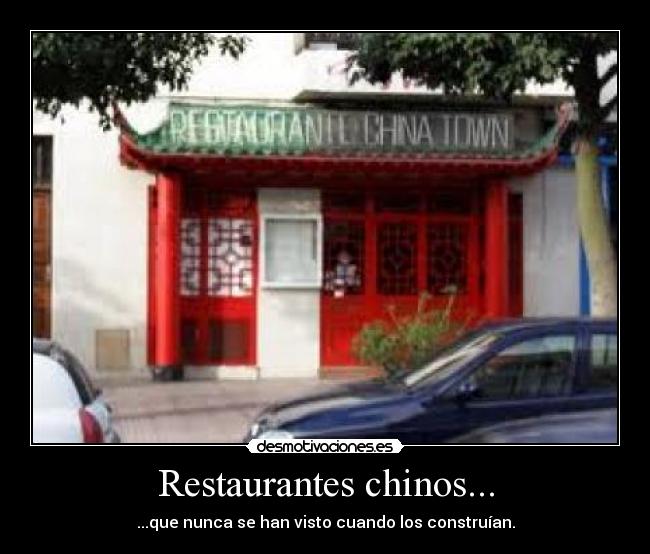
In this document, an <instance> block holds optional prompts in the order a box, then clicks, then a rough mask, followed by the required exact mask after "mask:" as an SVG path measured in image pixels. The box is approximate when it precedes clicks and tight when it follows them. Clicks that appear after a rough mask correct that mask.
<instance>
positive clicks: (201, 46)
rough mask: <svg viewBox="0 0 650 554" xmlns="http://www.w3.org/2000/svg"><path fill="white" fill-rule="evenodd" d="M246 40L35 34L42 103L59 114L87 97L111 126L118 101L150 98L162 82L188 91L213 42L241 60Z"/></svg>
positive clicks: (36, 87)
mask: <svg viewBox="0 0 650 554" xmlns="http://www.w3.org/2000/svg"><path fill="white" fill-rule="evenodd" d="M246 41H247V39H246V38H245V37H242V36H233V35H226V36H220V37H217V36H215V35H214V34H212V33H124V32H116V33H106V32H103V33H98V32H95V33H80V32H70V33H40V32H37V33H32V87H33V94H34V99H35V102H36V107H37V108H38V109H39V110H41V111H43V112H45V113H48V114H50V115H52V117H55V116H56V115H57V114H59V112H60V111H61V108H62V106H63V105H65V104H69V105H72V106H79V104H80V103H81V101H82V100H84V99H87V100H88V101H89V102H90V109H91V110H92V111H97V112H98V114H99V119H100V124H101V126H102V127H103V128H104V129H108V128H110V126H111V114H110V113H109V109H110V108H111V106H112V105H113V103H114V102H125V103H127V104H129V103H131V102H143V101H146V100H148V99H149V98H151V97H152V96H154V95H155V94H156V92H157V90H158V87H159V86H161V85H163V86H168V87H170V89H171V90H180V89H183V88H185V87H186V86H187V83H188V80H189V78H190V76H191V74H192V69H193V66H194V63H195V62H196V61H197V60H199V59H200V58H203V57H205V56H206V55H207V54H208V52H209V51H210V48H211V47H212V46H214V45H215V44H216V45H217V46H218V48H219V51H220V53H221V54H222V55H230V56H232V57H234V58H237V57H238V56H239V55H240V54H241V53H242V52H243V51H244V48H245V45H246Z"/></svg>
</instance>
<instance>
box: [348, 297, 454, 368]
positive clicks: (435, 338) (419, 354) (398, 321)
mask: <svg viewBox="0 0 650 554" xmlns="http://www.w3.org/2000/svg"><path fill="white" fill-rule="evenodd" d="M430 300H431V298H430V296H429V295H428V294H426V293H425V294H422V295H421V296H420V299H419V302H418V307H417V310H416V311H415V312H414V313H412V314H408V315H398V314H397V313H396V309H395V308H394V307H391V308H389V309H388V316H389V318H388V321H375V322H372V323H368V324H366V325H364V326H363V328H362V329H361V331H360V332H359V334H358V335H357V336H356V337H355V339H354V341H353V344H352V348H353V352H354V354H355V356H356V357H357V358H358V359H359V361H361V362H363V363H365V364H369V365H372V366H377V367H381V368H382V369H383V370H384V372H386V374H388V375H392V374H396V373H401V372H403V371H405V370H407V369H415V368H419V367H421V366H423V365H424V364H425V363H427V362H428V361H430V360H431V359H432V358H433V357H434V355H435V353H436V352H437V351H438V349H440V348H441V347H442V346H443V345H444V344H446V343H447V342H448V341H449V340H450V339H451V338H453V337H455V336H458V335H459V334H460V333H461V332H462V330H463V329H464V326H463V325H461V324H459V323H457V322H455V321H453V320H452V319H451V308H452V305H453V301H454V297H453V296H452V297H450V299H449V302H448V304H447V306H446V307H445V308H444V309H439V308H433V309H432V308H430V307H429V306H428V303H429V301H430Z"/></svg>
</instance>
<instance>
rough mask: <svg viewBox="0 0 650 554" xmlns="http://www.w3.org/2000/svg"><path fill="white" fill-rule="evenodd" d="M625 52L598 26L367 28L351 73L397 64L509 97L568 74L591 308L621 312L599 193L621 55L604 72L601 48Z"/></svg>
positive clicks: (426, 80) (466, 89)
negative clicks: (611, 90) (602, 144)
mask: <svg viewBox="0 0 650 554" xmlns="http://www.w3.org/2000/svg"><path fill="white" fill-rule="evenodd" d="M611 52H616V53H617V52H618V35H617V33H613V32H609V33H607V32H591V33H586V32H582V33H363V34H361V36H360V38H359V46H358V51H357V52H355V54H354V55H353V56H352V57H351V58H350V60H349V68H353V69H352V81H355V80H357V79H359V78H362V77H363V78H365V79H367V80H369V81H370V82H371V83H376V82H381V83H386V82H388V81H389V80H390V78H391V76H392V75H393V74H394V73H395V72H401V73H402V75H403V77H404V78H406V79H411V80H413V81H415V82H417V83H418V84H420V85H424V86H427V87H429V88H431V89H441V90H442V91H443V92H444V93H446V94H452V95H453V94H467V93H478V94H483V95H485V96H487V97H490V98H493V99H496V100H501V101H504V102H507V101H509V100H510V99H511V98H512V96H513V94H515V93H516V92H523V91H524V90H525V88H526V85H527V84H528V83H529V82H531V81H535V82H538V83H540V84H545V83H551V82H554V81H555V80H557V79H563V80H564V81H565V82H566V83H568V84H569V85H570V86H571V87H572V88H573V90H574V92H575V100H576V104H577V113H578V120H577V135H576V140H575V143H574V152H575V154H576V173H577V180H578V186H577V194H578V198H577V205H578V220H579V227H580V233H581V236H582V240H583V243H584V246H585V253H586V256H587V263H588V266H589V273H590V277H591V311H592V313H593V314H594V315H601V316H605V315H607V316H613V315H616V313H617V276H616V263H615V256H614V251H613V247H612V242H611V238H610V231H609V225H608V224H607V218H606V214H605V208H604V206H603V201H602V197H601V194H600V186H599V185H600V177H599V175H600V174H599V171H598V146H597V137H598V133H599V131H600V130H601V128H602V124H603V122H604V121H605V119H606V118H607V116H608V115H609V114H610V113H611V111H612V110H613V109H614V107H616V106H617V105H618V95H617V94H615V95H614V96H613V97H612V98H611V99H610V100H609V101H608V102H607V103H606V104H605V105H601V102H600V96H601V91H602V90H603V88H604V87H605V86H606V85H607V83H609V82H610V81H611V80H612V79H614V78H616V77H617V76H618V63H617V62H616V63H613V64H612V65H611V66H610V67H609V68H608V69H607V70H606V71H605V72H604V74H602V75H599V72H598V66H597V60H598V58H599V57H600V56H603V55H606V54H609V53H611Z"/></svg>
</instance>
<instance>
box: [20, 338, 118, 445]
mask: <svg viewBox="0 0 650 554" xmlns="http://www.w3.org/2000/svg"><path fill="white" fill-rule="evenodd" d="M32 362H33V363H32V365H33V373H32V376H33V380H32V393H33V396H32V399H33V404H32V416H33V417H32V441H33V442H34V443H119V442H120V437H119V435H118V434H117V432H116V431H115V429H114V428H113V421H112V416H111V408H110V406H109V405H108V404H107V403H106V401H105V400H104V397H103V395H102V392H101V390H99V389H98V388H97V387H95V385H94V384H93V382H92V381H91V380H90V378H89V376H88V373H87V372H86V371H85V369H84V367H83V365H82V364H81V363H80V362H79V360H77V359H76V358H75V357H74V356H73V355H72V354H71V353H70V352H68V351H67V350H65V349H64V348H62V347H61V346H59V345H58V344H56V343H55V342H52V341H48V340H41V339H34V340H33V341H32Z"/></svg>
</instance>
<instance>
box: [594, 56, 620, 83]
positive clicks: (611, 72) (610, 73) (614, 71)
mask: <svg viewBox="0 0 650 554" xmlns="http://www.w3.org/2000/svg"><path fill="white" fill-rule="evenodd" d="M616 75H618V62H616V63H613V64H612V65H610V66H609V67H608V68H607V71H605V73H604V74H603V76H602V77H601V78H600V79H598V84H599V85H600V88H603V87H604V86H605V85H606V84H607V83H609V81H610V79H611V78H612V77H615V76H616Z"/></svg>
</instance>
